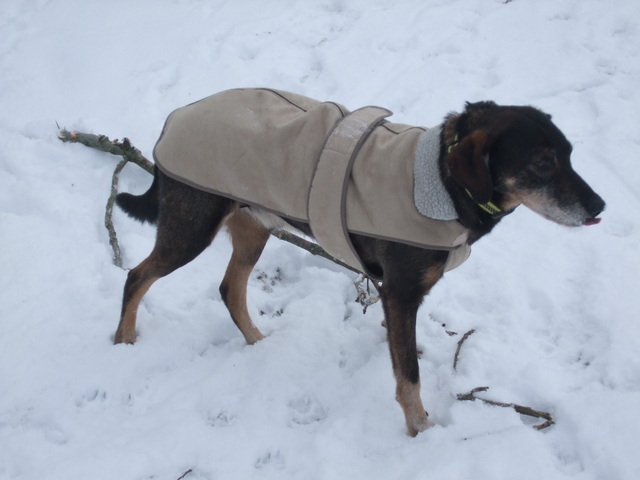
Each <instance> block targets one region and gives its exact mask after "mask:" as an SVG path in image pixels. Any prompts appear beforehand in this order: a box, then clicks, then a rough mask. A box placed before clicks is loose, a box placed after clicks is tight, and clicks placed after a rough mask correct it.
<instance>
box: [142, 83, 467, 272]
mask: <svg viewBox="0 0 640 480" xmlns="http://www.w3.org/2000/svg"><path fill="white" fill-rule="evenodd" d="M389 115H391V112H390V111H388V110H386V109H382V108H379V107H364V108H362V109H359V110H355V111H354V112H349V111H348V110H347V109H346V108H344V107H343V106H342V105H339V104H337V103H333V102H319V101H317V100H313V99H310V98H307V97H304V96H301V95H296V94H292V93H288V92H282V91H277V90H268V89H237V90H228V91H224V92H221V93H218V94H215V95H212V96H210V97H207V98H205V99H203V100H200V101H198V102H195V103H192V104H191V105H187V106H186V107H182V108H179V109H177V110H175V111H174V112H173V113H171V115H169V117H168V118H167V121H166V123H165V126H164V129H163V131H162V134H161V136H160V139H159V140H158V142H157V143H156V146H155V148H154V152H153V153H154V158H155V161H156V165H157V166H158V168H160V170H162V172H164V173H165V174H166V175H168V176H170V177H172V178H175V179H176V180H179V181H181V182H184V183H186V184H188V185H191V186H193V187H195V188H198V189H201V190H204V191H207V192H211V193H215V194H218V195H222V196H225V197H228V198H232V199H234V200H237V201H239V202H241V203H243V204H246V205H250V206H255V207H259V208H261V209H264V210H266V211H269V212H272V213H275V214H277V215H280V216H282V217H285V218H289V219H292V220H297V221H300V222H305V223H308V224H309V225H310V228H311V230H312V232H313V234H314V236H315V238H316V241H317V242H318V244H319V245H320V246H321V247H322V248H323V249H324V250H326V251H327V252H328V253H329V254H331V255H332V256H334V257H335V258H337V259H339V260H341V261H342V262H344V263H346V264H347V265H350V266H351V267H353V268H355V269H357V270H359V271H362V272H365V273H367V274H370V272H368V271H367V269H366V268H365V266H364V265H363V264H362V262H361V261H360V258H359V256H358V254H357V253H356V252H355V250H354V248H353V245H352V244H351V240H350V238H349V232H351V233H356V234H360V235H366V236H369V237H374V238H379V239H384V240H390V241H394V242H400V243H405V244H408V245H413V246H417V247H421V248H428V249H434V250H446V251H449V252H450V254H449V259H448V261H447V264H446V266H445V269H446V270H450V269H452V268H455V267H456V266H458V265H460V264H461V263H462V262H464V261H465V260H466V259H467V257H468V256H469V252H470V247H469V245H468V244H467V236H468V231H467V230H466V229H465V228H464V227H463V226H462V225H461V224H460V223H459V222H458V221H457V219H456V214H455V209H454V208H453V204H452V202H451V199H450V198H449V196H448V194H447V192H446V191H445V189H444V186H443V185H442V182H441V180H440V173H439V166H438V163H437V160H438V157H439V153H440V129H439V128H437V129H429V130H427V129H424V128H421V127H412V126H408V125H401V124H396V123H390V122H388V121H385V120H384V118H385V117H387V116H389Z"/></svg>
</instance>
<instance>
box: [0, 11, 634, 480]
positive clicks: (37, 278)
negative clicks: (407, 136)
mask: <svg viewBox="0 0 640 480" xmlns="http://www.w3.org/2000/svg"><path fill="white" fill-rule="evenodd" d="M639 18H640V2H638V1H637V0H607V1H602V0H535V1H534V0H512V1H510V2H505V1H504V0H428V1H425V0H398V1H381V0H350V1H347V0H317V1H316V0H312V1H305V2H302V1H297V2H296V1H293V0H278V1H275V0H274V1H270V2H265V1H261V0H236V1H225V0H207V1H204V0H201V1H198V0H174V1H165V0H161V1H152V0H140V1H136V2H129V1H126V2H125V1H115V0H114V1H108V2H107V1H104V2H88V1H86V0H58V1H46V0H29V1H25V0H2V1H1V2H0V33H1V35H0V38H1V39H0V272H1V273H0V478H1V479H3V480H4V479H21V480H22V479H25V480H43V479H54V480H58V479H92V480H101V479H132V480H138V479H139V480H142V479H157V480H175V479H177V478H178V477H180V476H182V475H184V474H185V473H186V472H189V473H187V474H186V475H185V476H184V478H185V479H186V480H214V479H225V480H226V479H254V478H255V479H276V478H277V479H282V478H295V479H305V480H307V479H343V478H349V479H368V480H378V479H380V480H383V479H384V480H388V479H438V480H445V479H455V480H459V479H467V478H473V479H474V480H485V479H487V480H488V479H491V480H496V479H509V480H513V479H518V480H524V479H547V480H548V479H565V478H575V479H581V480H582V479H584V480H587V479H588V480H595V479H607V480H612V479H629V480H632V479H633V480H636V479H638V478H640V455H638V436H639V435H640V414H639V413H638V412H639V410H638V406H639V405H640V326H639V324H640V315H639V313H638V312H639V311H640V290H639V288H638V272H639V271H640V230H639V229H640V196H639V194H638V191H639V188H640V163H639V161H640V133H639V132H640V129H639V125H640V76H639V73H640V26H639V23H638V19H639ZM245 86H246V87H252V86H266V87H274V88H279V89H285V90H290V91H294V92H297V93H302V94H305V95H309V96H312V97H314V98H318V99H322V100H333V101H337V102H340V103H342V104H344V105H346V106H347V107H349V108H352V109H353V108H358V107H361V106H363V105H380V106H383V107H387V108H389V109H391V110H392V111H394V112H395V114H394V116H393V117H391V120H392V121H395V122H402V123H409V124H417V125H425V126H433V125H436V124H438V123H439V122H440V121H441V120H442V118H443V117H444V115H445V114H447V113H448V112H450V111H453V110H458V111H459V110H460V109H462V108H463V106H464V102H465V101H477V100H484V99H491V100H495V101H497V102H498V103H504V104H531V105H535V106H538V107H540V108H542V109H543V110H545V111H547V112H549V113H551V114H552V115H553V117H554V121H555V122H556V123H557V125H558V126H559V127H560V128H561V129H562V130H563V131H564V132H565V134H566V135H567V137H568V138H569V139H570V140H571V141H572V143H573V145H574V153H573V163H574V167H575V168H576V170H577V171H578V172H579V173H580V174H581V175H582V176H583V177H584V178H585V179H586V180H587V181H588V182H589V183H590V184H591V185H592V186H593V188H594V189H595V190H596V191H597V192H598V193H600V194H601V195H602V197H603V198H604V199H605V200H606V201H607V210H606V211H605V213H604V214H603V216H602V218H603V221H602V223H601V224H600V225H598V226H592V227H587V228H578V229H569V228H564V227H560V226H558V225H555V224H553V223H550V222H548V221H546V220H544V219H542V218H541V217H539V216H537V215H535V214H534V213H532V212H530V211H528V210H526V208H524V207H520V208H519V209H518V210H517V211H516V213H514V214H513V215H511V216H510V217H508V218H506V219H504V220H503V222H502V223H501V224H500V225H499V226H498V227H497V228H496V229H495V231H494V232H493V233H491V234H490V235H489V236H488V237H486V238H484V239H482V240H481V241H480V242H478V243H477V244H476V245H475V246H474V249H473V253H472V255H471V258H470V259H469V260H468V261H467V262H466V263H465V264H464V265H463V266H461V267H460V268H458V269H457V270H455V271H452V272H449V273H448V274H447V275H446V277H445V278H444V279H443V280H442V281H441V282H440V283H439V284H438V285H437V286H436V287H435V288H434V289H433V291H432V292H431V294H430V295H429V296H428V297H427V298H426V300H425V302H424V304H423V306H422V308H421V309H420V312H419V316H418V327H417V335H418V344H419V347H420V349H421V350H422V351H423V355H422V357H421V359H420V369H421V375H422V396H423V399H424V401H425V406H426V408H427V409H428V410H429V412H430V415H431V418H432V419H433V420H434V421H435V422H436V424H437V425H436V426H435V427H434V428H432V429H430V430H428V431H427V432H424V433H422V434H420V435H419V436H418V437H416V438H410V437H408V436H407V435H406V433H405V426H404V418H403V415H402V411H401V409H400V407H399V405H398V404H397V403H396V401H395V399H394V388H395V382H394V379H393V375H392V371H391V364H390V363H391V362H390V359H389V355H388V352H387V344H386V340H385V330H384V328H383V327H382V326H381V320H382V310H381V308H380V305H379V304H376V305H374V306H372V307H370V308H369V310H368V311H367V313H366V314H363V312H362V308H361V306H360V305H359V304H357V303H355V301H354V299H355V297H356V292H355V289H354V286H353V279H354V275H352V274H351V273H350V272H347V271H344V270H342V269H341V268H339V267H338V266H335V265H333V264H331V263H330V262H328V261H325V260H323V259H319V258H316V257H313V256H311V255H310V254H308V253H307V252H305V251H303V250H300V249H297V248H295V247H293V246H291V245H289V244H286V243H284V242H280V241H278V240H276V239H272V240H271V241H270V242H269V244H268V245H267V248H266V250H265V253H264V255H263V256H262V258H261V260H260V262H259V264H258V265H257V267H256V271H255V272H254V274H253V275H252V276H251V279H250V282H249V308H250V311H251V313H252V315H253V317H254V319H255V322H256V323H257V325H258V326H259V328H260V329H261V330H262V331H263V332H264V333H266V334H268V337H267V338H266V339H265V340H264V341H262V342H259V344H256V345H255V346H247V345H245V343H244V341H243V338H242V336H241V335H240V332H239V331H238V330H237V329H236V327H235V326H234V325H233V323H232V321H231V320H230V318H229V315H228V313H227V311H226V309H225V307H224V305H223V304H222V301H221V299H220V295H219V293H218V284H219V282H220V280H221V278H222V275H223V272H224V269H225V267H226V262H227V259H228V257H229V255H230V244H229V241H228V239H227V237H226V235H225V234H221V235H220V236H219V237H218V238H217V239H216V241H215V242H214V244H213V245H212V246H211V247H210V248H209V249H208V250H207V251H206V252H205V253H203V254H202V255H201V256H200V257H199V258H198V259H197V260H196V261H194V262H192V263H191V264H189V265H187V266H186V267H184V268H182V269H181V270H179V271H177V272H175V273H174V274H172V275H170V276H169V277H166V278H164V279H162V280H160V281H159V282H157V283H156V284H155V285H154V286H153V287H152V289H151V291H150V292H149V293H148V294H147V296H146V297H145V299H144V301H143V303H142V305H141V308H140V314H139V324H138V330H139V339H138V342H137V344H136V345H133V346H131V345H118V346H114V345H113V344H112V341H113V333H114V331H115V328H116V325H117V322H118V317H119V310H120V301H121V292H122V286H123V284H124V281H125V278H126V274H127V272H126V271H125V270H122V269H120V268H117V267H115V266H114V265H113V264H112V258H111V248H110V246H109V243H108V236H107V232H106V230H105V228H104V226H103V217H104V206H105V202H106V199H107V196H108V193H109V188H110V182H111V174H112V172H113V168H114V166H115V164H116V162H117V160H118V158H117V157H113V156H110V155H107V154H103V153H100V152H97V151H94V150H92V149H88V148H86V147H84V146H81V145H75V144H64V143H62V142H60V141H59V140H58V138H57V127H56V122H57V123H58V124H59V125H60V126H61V127H66V128H68V129H70V130H81V131H89V132H93V133H101V134H106V135H109V136H110V137H111V138H121V139H122V138H123V137H124V136H127V137H129V138H130V139H131V140H132V142H133V143H134V144H135V145H136V146H137V147H138V148H140V149H141V150H142V151H143V153H145V154H146V155H147V156H150V155H151V151H152V148H153V144H154V142H155V140H156V138H157V137H158V134H159V133H160V130H161V128H162V125H163V122H164V119H165V118H166V116H167V115H168V114H169V113H170V112H171V111H172V110H173V109H175V108H177V107H179V106H182V105H185V104H187V103H190V102H192V101H195V100H197V99H200V98H202V97H204V96H207V95H210V94H212V93H215V92H217V91H220V90H224V89H227V88H233V87H245ZM149 184H150V177H149V175H147V174H146V173H145V172H143V171H142V170H140V169H138V168H137V167H135V166H133V165H131V166H128V167H126V169H125V171H124V172H123V174H122V178H121V185H120V187H121V190H124V191H131V192H134V193H141V192H144V191H145V190H146V189H147V188H148V186H149ZM114 220H115V224H116V228H117V230H118V233H119V239H120V244H121V247H122V249H123V252H124V262H125V266H126V267H127V268H131V267H133V266H135V265H137V263H139V262H140V261H141V260H142V259H143V258H144V257H145V256H146V255H147V254H148V252H149V251H150V249H151V246H152V245H153V241H154V229H153V228H152V227H150V226H144V225H140V224H138V223H136V222H134V221H133V220H131V219H129V218H128V217H127V216H126V215H124V214H123V213H122V212H116V214H115V217H114ZM443 324H444V327H443ZM471 328H475V329H476V330H477V332H476V333H475V334H474V335H473V336H471V337H469V339H468V340H467V341H466V342H465V344H464V345H463V347H462V349H461V354H460V359H459V366H458V369H457V372H454V371H453V369H452V360H453V355H454V352H455V348H456V343H457V342H458V341H459V339H460V338H461V336H462V334H463V333H464V332H466V331H468V330H469V329H471ZM446 330H449V331H455V332H458V335H455V336H449V335H448V334H447V332H446ZM477 386H489V387H490V389H489V391H488V392H486V393H484V394H483V395H484V397H485V398H491V399H494V400H499V401H504V402H516V403H519V404H523V405H528V406H531V407H533V408H536V409H539V410H544V411H549V412H550V413H551V414H552V415H553V417H554V418H555V420H556V424H555V425H554V426H552V427H551V428H548V429H546V430H542V431H537V430H535V429H534V428H532V425H533V421H532V420H530V419H528V418H527V417H523V416H520V415H519V414H517V413H516V412H515V411H513V410H512V409H505V408H500V407H492V406H489V405H485V404H482V403H480V402H461V401H458V400H456V394H458V393H463V392H467V391H469V390H470V389H472V388H474V387H477Z"/></svg>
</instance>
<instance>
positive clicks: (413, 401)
mask: <svg viewBox="0 0 640 480" xmlns="http://www.w3.org/2000/svg"><path fill="white" fill-rule="evenodd" d="M396 400H397V401H398V403H399V404H400V406H401V407H402V411H403V412H404V418H405V421H406V423H407V432H408V433H409V435H411V436H412V437H415V436H416V435H417V434H418V433H420V432H423V431H425V430H426V429H427V428H429V427H432V426H433V425H434V424H433V422H432V421H431V420H429V417H428V416H427V412H426V411H425V409H424V407H423V406H422V400H421V399H420V382H418V383H411V382H409V381H407V380H404V379H399V380H398V381H397V386H396Z"/></svg>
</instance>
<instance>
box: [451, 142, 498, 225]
mask: <svg viewBox="0 0 640 480" xmlns="http://www.w3.org/2000/svg"><path fill="white" fill-rule="evenodd" d="M459 143H460V138H459V137H458V134H457V133H456V136H455V137H454V138H453V142H452V143H451V144H449V146H448V147H447V155H449V154H451V152H452V151H453V149H454V148H456V147H457V146H458V144H459ZM464 191H465V192H467V195H469V197H471V199H472V200H473V201H474V202H476V204H477V205H478V206H479V207H480V208H481V209H482V210H484V211H485V212H487V213H488V214H489V215H491V217H492V218H495V219H498V218H502V217H504V216H505V215H507V214H508V213H510V212H504V211H503V210H502V209H501V208H500V207H498V206H497V205H496V204H495V203H493V202H492V201H488V202H487V203H479V202H477V201H476V199H475V198H473V195H471V192H470V191H469V190H467V189H466V188H465V189H464Z"/></svg>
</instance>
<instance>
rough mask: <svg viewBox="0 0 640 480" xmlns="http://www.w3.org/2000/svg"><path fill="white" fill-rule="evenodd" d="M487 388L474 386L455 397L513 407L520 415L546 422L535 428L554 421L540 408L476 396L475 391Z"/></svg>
mask: <svg viewBox="0 0 640 480" xmlns="http://www.w3.org/2000/svg"><path fill="white" fill-rule="evenodd" d="M487 390H489V387H476V388H474V389H473V390H471V391H469V392H467V393H459V394H458V396H457V398H458V400H470V401H472V402H473V401H475V400H480V401H481V402H483V403H486V404H488V405H495V406H497V407H504V408H513V409H514V410H515V411H516V412H518V413H519V414H520V415H527V416H529V417H535V418H543V419H545V420H546V422H544V423H540V424H538V425H534V427H533V428H535V429H536V430H543V429H545V428H547V427H550V426H551V425H553V424H554V423H555V421H554V420H553V417H552V416H551V414H550V413H548V412H542V411H540V410H534V409H533V408H531V407H526V406H524V405H518V404H517V403H504V402H498V401H496V400H487V399H486V398H479V397H476V393H478V392H486V391H487Z"/></svg>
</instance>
